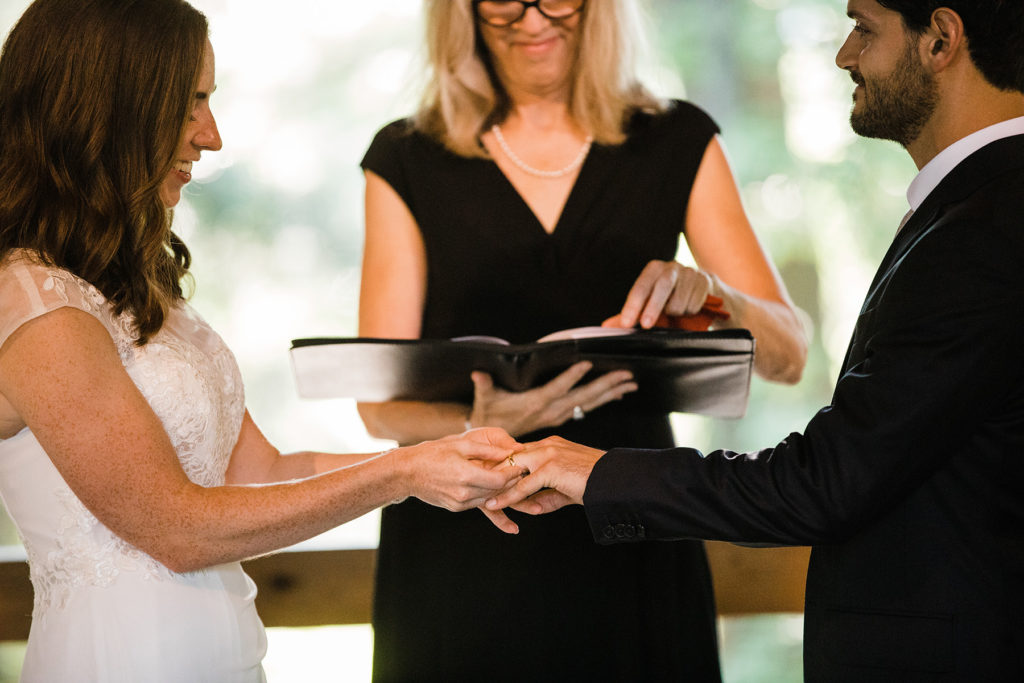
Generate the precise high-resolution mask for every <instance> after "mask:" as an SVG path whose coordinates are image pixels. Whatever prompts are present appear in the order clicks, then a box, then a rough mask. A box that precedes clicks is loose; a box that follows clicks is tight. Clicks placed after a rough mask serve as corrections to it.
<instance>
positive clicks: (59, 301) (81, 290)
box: [0, 253, 110, 346]
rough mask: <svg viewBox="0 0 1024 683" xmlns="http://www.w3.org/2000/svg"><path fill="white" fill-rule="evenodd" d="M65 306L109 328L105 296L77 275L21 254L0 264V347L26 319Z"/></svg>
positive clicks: (15, 254) (12, 256) (28, 319)
mask: <svg viewBox="0 0 1024 683" xmlns="http://www.w3.org/2000/svg"><path fill="white" fill-rule="evenodd" d="M68 307H70V308H77V309H79V310H81V311H85V312H86V313H88V314H90V315H92V316H94V317H95V318H97V319H98V320H99V321H100V322H101V323H103V325H104V327H106V328H107V329H108V330H109V329H110V320H109V316H108V314H107V308H108V307H107V302H106V299H105V298H104V297H103V295H102V294H100V292H99V291H98V290H97V289H96V288H95V287H93V286H92V285H90V284H89V283H87V282H85V281H84V280H82V279H81V278H78V277H76V276H74V275H72V274H71V273H69V272H67V271H65V270H61V269H59V268H52V267H48V266H45V265H43V264H41V263H39V262H38V261H36V260H35V259H33V258H32V257H30V256H28V255H26V254H24V253H20V254H19V253H12V254H11V255H9V256H8V257H7V258H5V259H4V260H3V262H2V263H0V346H3V345H4V343H6V342H7V339H8V338H9V337H10V336H11V335H12V334H14V332H15V331H17V329H18V328H20V327H21V326H22V325H24V324H25V323H27V322H28V321H30V320H33V319H35V318H38V317H40V316H42V315H45V314H46V313H49V312H51V311H55V310H57V309H59V308H68Z"/></svg>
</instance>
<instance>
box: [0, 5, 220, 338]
mask: <svg viewBox="0 0 1024 683" xmlns="http://www.w3.org/2000/svg"><path fill="white" fill-rule="evenodd" d="M207 33H208V26H207V22H206V17H205V16H203V14H202V13H200V12H199V11H198V10H196V9H195V8H193V7H192V6H191V5H189V4H188V3H187V2H184V0H36V2H34V3H32V5H31V6H29V8H28V9H27V10H26V11H25V13H24V14H23V15H22V17H21V19H20V20H19V21H18V23H17V24H16V25H15V27H14V29H12V31H11V33H10V35H9V36H8V38H7V41H6V43H5V44H4V48H3V53H2V55H0V259H2V258H4V257H6V256H7V254H8V252H10V250H12V249H16V248H23V249H28V250H30V251H34V252H36V253H37V254H38V255H39V256H40V258H42V260H43V261H44V262H46V263H48V264H51V265H54V266H57V267H59V268H64V269H66V270H69V271H71V272H72V273H75V274H76V275H78V276H79V277H81V278H82V279H84V280H86V281H88V282H89V283H91V284H92V285H93V286H95V287H96V288H97V289H99V290H100V291H101V292H102V293H103V295H104V296H105V297H106V298H107V299H108V300H109V301H110V302H111V304H112V305H113V306H114V309H115V311H116V312H117V313H123V312H126V311H127V312H128V313H130V314H131V315H132V316H133V318H134V321H135V325H136V332H137V338H138V343H140V344H143V343H145V342H146V340H147V339H148V338H149V337H151V336H152V335H153V334H155V333H156V332H157V331H158V330H159V329H160V328H161V326H162V325H163V322H164V319H165V317H166V315H167V311H168V309H169V307H170V306H172V305H174V304H175V303H176V302H177V301H178V300H180V299H181V298H182V296H183V294H182V287H181V281H182V278H184V277H185V275H186V274H187V273H188V267H189V264H190V257H189V252H188V249H187V248H186V247H185V244H184V243H183V242H182V241H181V239H179V238H178V236H177V235H175V234H174V233H173V232H172V230H171V218H172V214H171V212H170V211H169V210H168V209H167V208H166V207H165V206H164V204H163V202H162V201H161V200H160V187H161V184H162V183H163V181H164V179H165V178H166V177H167V175H168V173H170V171H171V169H172V166H173V163H174V159H175V153H176V150H177V148H178V146H179V143H180V142H181V140H182V139H183V137H184V134H185V127H186V125H187V124H188V121H189V117H190V115H191V111H192V106H193V100H194V97H195V92H196V87H197V84H198V79H199V72H200V68H201V65H202V58H203V52H204V49H205V46H206V39H207Z"/></svg>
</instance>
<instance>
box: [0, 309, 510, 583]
mask: <svg viewBox="0 0 1024 683" xmlns="http://www.w3.org/2000/svg"><path fill="white" fill-rule="evenodd" d="M0 393H2V394H3V396H4V397H5V398H6V399H7V400H8V401H9V402H10V404H11V405H12V406H13V407H14V408H15V410H17V412H18V414H19V416H20V417H21V419H23V420H24V421H25V423H26V424H27V425H28V426H29V427H30V428H31V429H32V431H33V433H34V434H35V436H36V438H37V439H38V440H39V442H40V444H41V445H42V447H43V448H44V450H45V451H46V453H47V454H48V455H49V457H50V459H51V460H52V461H53V463H54V465H55V466H56V468H57V469H58V470H59V471H60V473H61V475H62V476H63V477H64V479H65V481H66V482H67V483H68V485H69V486H70V487H71V489H72V490H73V491H74V492H75V494H76V495H77V496H78V497H79V499H80V500H81V501H82V502H83V503H84V504H85V506H86V507H87V508H88V509H89V510H90V511H91V512H92V513H93V514H94V515H96V517H97V518H98V519H99V520H100V521H101V522H103V523H104V524H105V525H107V526H108V527H109V528H110V529H111V530H113V531H114V532H115V533H117V534H118V535H119V536H121V537H122V538H124V539H125V540H127V541H128V542H130V543H132V544H133V545H135V546H136V547H138V548H140V549H142V550H143V551H145V552H147V553H149V554H150V555H152V556H153V557H155V558H156V559H157V560H159V561H161V562H162V563H164V564H165V565H167V566H168V567H169V568H171V569H172V570H175V571H189V570H194V569H199V568H202V567H206V566H211V565H214V564H218V563H221V562H226V561H233V560H239V559H244V558H246V557H251V556H254V555H259V554H263V553H266V552H270V551H272V550H275V549H278V548H282V547H285V546H287V545H291V544H293V543H296V542H298V541H301V540H304V539H306V538H310V537H312V536H314V535H316V534H319V533H321V532H323V531H326V530H327V529H330V528H332V527H334V526H336V525H338V524H341V523H343V522H346V521H348V520H351V519H353V518H355V517H357V516H359V515H362V514H364V513H366V512H368V511H370V510H372V509H374V508H376V507H379V506H381V505H385V504H387V503H390V502H392V501H397V500H402V499H404V498H406V497H408V496H416V497H418V498H421V499H423V500H425V501H426V502H428V503H431V504H434V505H440V506H443V507H446V508H448V509H453V510H454V509H467V508H470V507H477V506H479V505H481V504H482V503H483V501H484V500H486V498H487V497H488V495H490V494H491V493H492V492H494V491H495V490H500V489H502V488H504V487H505V486H506V484H508V483H509V482H510V481H511V480H512V479H514V478H515V476H517V475H518V474H519V470H518V468H511V467H497V468H493V469H492V468H491V467H490V463H481V462H479V461H474V460H472V459H473V458H481V459H485V460H489V461H491V462H500V461H501V460H502V459H504V457H505V456H507V455H508V454H509V453H510V452H511V449H512V448H514V442H512V440H511V439H510V438H509V437H508V436H507V435H506V434H504V433H503V432H501V431H500V430H476V431H474V432H470V433H469V434H468V435H466V436H463V437H451V438H447V439H444V440H441V441H435V442H428V443H424V444H420V445H417V446H412V447H409V448H403V449H396V450H394V451H389V452H387V453H384V454H381V455H380V456H378V457H375V458H371V459H368V460H365V461H364V462H361V463H359V464H355V465H352V466H349V467H345V468H343V469H335V470H333V471H330V472H327V473H325V474H320V475H316V476H311V477H306V478H304V479H299V480H297V481H292V482H287V483H280V484H271V485H265V486H223V487H216V488H203V487H201V486H198V485H196V484H194V483H192V482H191V481H190V480H189V479H188V477H187V476H186V475H185V473H184V471H183V470H182V467H181V464H180V463H179V461H178V458H177V455H176V454H175V452H174V448H173V447H172V445H171V442H170V440H169V438H168V436H167V434H166V432H165V431H164V428H163V425H162V424H161V423H160V421H159V419H158V418H157V417H156V415H155V414H154V413H153V411H152V409H151V408H150V406H149V404H148V403H147V402H146V400H145V398H144V397H143V396H142V394H141V393H140V392H139V390H138V389H137V387H136V386H135V384H134V383H133V382H132V380H131V378H130V377H129V376H128V374H127V372H126V371H125V369H124V367H123V366H122V364H121V360H120V358H119V356H118V354H117V350H116V349H115V347H114V344H113V342H112V340H111V339H110V335H109V334H108V333H107V331H106V329H105V328H104V327H103V326H102V325H101V324H100V323H99V322H98V321H97V320H96V319H95V318H93V317H92V316H90V315H89V314H87V313H84V312H82V311H79V310H76V309H71V308H61V309H58V310H56V311H53V312H52V313H48V314H46V315H44V316H42V317H40V318H37V319H35V320H33V321H31V322H29V323H26V324H25V325H23V326H22V327H21V328H20V329H19V330H17V331H16V332H15V333H14V334H13V335H11V337H10V338H9V339H8V340H7V341H6V342H5V343H4V344H3V346H2V347H0ZM249 435H250V436H251V433H249ZM247 438H248V437H247ZM509 524H511V523H509ZM504 528H506V529H508V530H512V529H513V528H514V525H512V526H511V527H509V526H506V527H504Z"/></svg>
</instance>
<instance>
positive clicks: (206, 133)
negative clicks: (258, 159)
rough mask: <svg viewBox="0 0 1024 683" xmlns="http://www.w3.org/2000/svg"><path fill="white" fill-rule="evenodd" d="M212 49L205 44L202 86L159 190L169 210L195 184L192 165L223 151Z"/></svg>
mask: <svg viewBox="0 0 1024 683" xmlns="http://www.w3.org/2000/svg"><path fill="white" fill-rule="evenodd" d="M215 72H216V69H215V64H214V57H213V46H212V45H210V41H206V49H205V50H204V51H203V66H202V70H201V71H200V73H199V84H198V87H197V88H196V93H195V99H194V101H193V103H192V114H191V117H190V119H189V122H188V126H187V127H186V129H185V136H184V137H183V138H182V139H181V144H180V145H179V146H178V150H177V152H176V153H175V159H174V167H173V168H172V169H171V172H170V173H168V174H167V177H166V178H164V182H163V184H162V185H161V186H160V199H161V200H162V201H163V203H164V205H165V206H167V207H168V208H170V207H172V206H175V205H176V204H177V203H178V202H179V201H181V191H182V189H183V188H184V187H185V186H186V185H188V184H189V182H191V181H192V164H193V163H195V162H197V161H199V157H200V155H201V154H202V152H203V151H204V150H210V151H213V152H216V151H217V150H219V149H220V148H221V139H220V131H218V130H217V121H216V120H215V119H214V118H213V112H212V111H211V110H210V96H211V95H213V91H214V90H215V89H216V88H217V86H216V73H215Z"/></svg>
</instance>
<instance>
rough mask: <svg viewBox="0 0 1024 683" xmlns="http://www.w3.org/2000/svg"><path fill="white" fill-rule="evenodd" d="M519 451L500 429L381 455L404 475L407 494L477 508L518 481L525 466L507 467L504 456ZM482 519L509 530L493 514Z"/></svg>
mask: <svg viewBox="0 0 1024 683" xmlns="http://www.w3.org/2000/svg"><path fill="white" fill-rule="evenodd" d="M521 449H522V446H520V445H519V443H518V442H516V440H515V439H513V438H512V437H511V436H509V435H508V434H507V433H506V432H505V431H503V430H501V429H495V428H485V429H472V430H470V431H467V432H465V433H464V434H458V435H453V436H446V437H444V438H443V439H437V440H435V441H424V442H423V443H420V444H417V445H415V446H405V447H402V448H396V449H395V450H393V451H391V452H390V453H388V454H387V456H388V457H389V458H391V460H392V463H393V469H394V471H395V472H396V473H397V474H398V476H400V477H403V478H404V479H405V484H406V485H405V486H404V488H405V490H407V491H408V494H409V495H411V496H415V497H416V498H419V499H420V500H422V501H423V502H425V503H429V504H431V505H435V506H437V507H442V508H445V509H446V510H451V511H453V512H458V511H462V510H469V509H471V508H475V507H480V506H482V505H483V503H484V501H486V500H487V499H488V498H490V497H491V496H494V495H495V494H496V493H498V492H499V491H502V490H504V489H506V488H507V487H508V486H509V485H510V484H512V483H513V482H515V481H516V480H517V479H519V478H520V477H521V476H522V475H523V473H524V472H525V469H524V468H523V467H520V466H513V465H512V460H511V459H510V457H509V456H512V455H514V454H515V453H516V452H518V451H520V450H521ZM488 517H490V518H491V519H492V521H494V522H495V524H496V525H497V526H498V527H499V528H501V529H502V530H503V531H511V530H512V529H511V528H510V527H509V525H511V524H512V523H511V522H507V524H502V523H500V518H499V516H498V515H490V514H489V515H488ZM500 517H504V515H500ZM506 521H507V518H506ZM512 526H513V527H514V525H512Z"/></svg>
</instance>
